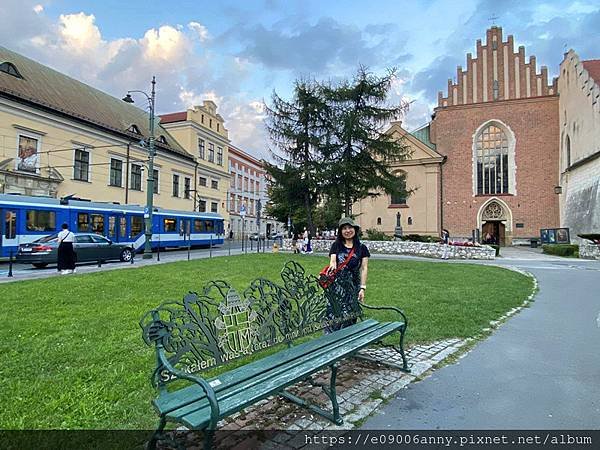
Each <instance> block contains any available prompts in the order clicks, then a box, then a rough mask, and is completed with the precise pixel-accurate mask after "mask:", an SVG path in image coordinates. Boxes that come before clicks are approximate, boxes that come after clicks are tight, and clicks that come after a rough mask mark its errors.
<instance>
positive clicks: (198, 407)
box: [140, 262, 408, 448]
mask: <svg viewBox="0 0 600 450" xmlns="http://www.w3.org/2000/svg"><path fill="white" fill-rule="evenodd" d="M281 277H282V279H283V285H278V284H276V283H273V282H271V281H269V280H265V279H261V278H259V279H256V280H254V281H253V282H252V283H251V285H250V287H249V288H248V289H246V290H245V291H244V292H243V295H241V296H240V295H239V294H238V293H237V292H236V291H235V290H234V289H233V288H231V287H230V286H229V285H228V284H227V283H225V282H223V281H215V282H210V283H208V284H207V285H206V286H205V287H204V289H203V291H202V292H201V293H190V294H188V295H186V296H185V297H184V299H183V300H182V301H172V302H166V303H163V304H162V305H160V306H159V307H158V308H156V309H153V310H152V311H149V312H148V313H147V314H146V315H144V317H143V318H142V319H141V321H140V326H141V327H142V329H143V338H144V341H145V342H146V344H148V345H152V346H155V348H156V360H157V367H156V369H155V370H154V372H153V374H152V383H153V385H154V386H155V387H156V388H157V390H158V397H157V398H156V399H155V400H154V401H153V405H154V408H155V409H156V411H157V412H158V414H159V416H160V421H159V424H158V428H157V430H156V431H155V433H154V435H153V436H152V439H151V441H150V442H149V448H154V447H155V446H156V443H157V441H158V440H159V439H161V438H162V437H163V434H164V433H163V430H164V428H165V425H166V423H167V422H173V423H179V424H183V425H185V426H186V427H188V428H190V429H194V430H205V439H206V441H205V445H206V446H210V445H211V439H212V431H213V430H215V428H216V426H217V422H218V421H219V420H220V419H223V418H225V417H228V416H230V415H232V414H234V413H235V412H238V411H240V410H242V409H243V408H245V407H247V406H249V405H252V404H254V403H256V402H258V401H260V400H262V399H264V398H266V397H269V396H271V395H274V394H277V395H281V396H283V397H284V398H286V399H288V400H290V401H292V402H294V403H297V404H299V405H302V406H303V407H306V408H308V409H310V410H311V411H313V412H315V413H317V414H319V415H321V416H323V417H325V418H327V419H329V420H330V421H332V422H333V423H335V424H341V423H342V418H341V417H340V413H339V407H338V403H337V398H336V374H337V367H336V362H338V361H339V360H341V359H343V358H347V357H349V356H352V355H354V354H355V353H356V352H358V351H359V350H360V349H362V348H364V347H366V346H368V345H370V344H373V343H381V340H382V339H383V338H384V337H385V336H387V335H390V334H392V333H397V332H399V333H400V339H399V345H398V347H394V348H395V349H396V350H397V351H398V352H399V353H400V355H401V356H402V360H403V370H405V371H408V364H407V361H406V357H405V354H404V350H403V340H404V334H405V332H406V327H407V319H406V316H405V315H404V314H403V313H402V311H400V310H399V309H398V308H395V307H374V306H368V305H366V304H359V303H358V302H357V301H353V302H350V303H348V302H343V301H340V299H343V298H344V296H346V297H345V298H346V299H348V298H353V299H355V298H356V297H357V296H356V287H355V286H354V285H353V283H352V281H351V277H350V276H341V277H338V278H337V279H336V281H335V282H334V283H333V284H332V285H331V286H330V287H329V288H327V289H326V290H325V291H324V290H323V289H321V287H320V286H319V284H318V282H317V278H316V277H315V276H313V275H308V276H307V275H306V274H305V271H304V269H303V268H302V266H300V265H299V264H297V263H295V262H288V263H287V264H286V265H285V266H284V269H283V270H282V272H281ZM349 293H350V295H349V297H348V294H349ZM363 308H365V309H388V310H392V311H395V312H397V313H398V319H399V320H398V321H396V322H378V321H376V320H373V319H367V318H365V317H364V315H363ZM321 330H324V331H325V333H324V334H320V333H319V335H318V336H316V337H315V336H314V334H315V333H317V332H319V331H321ZM308 335H313V336H311V337H312V339H310V340H307V341H305V342H302V343H299V344H297V345H293V343H294V341H296V340H297V339H298V338H301V337H304V336H308ZM281 344H284V345H283V347H284V348H283V349H281V350H279V351H278V352H276V353H274V354H270V355H268V356H265V357H263V358H262V359H258V360H254V361H252V362H250V363H248V364H245V365H242V366H240V367H236V368H234V369H231V370H229V371H226V372H224V373H221V374H220V375H218V376H216V377H212V378H203V377H200V376H199V375H197V374H196V373H197V372H201V371H205V370H207V369H213V368H215V367H217V366H220V365H223V364H226V363H228V362H230V361H232V360H236V359H238V358H242V357H244V356H247V355H250V354H253V353H255V352H259V351H262V350H265V349H267V348H270V347H273V346H276V345H281ZM327 367H329V368H330V370H331V377H330V382H329V385H328V386H326V385H320V386H321V387H322V388H323V390H324V392H325V393H326V394H327V396H328V397H329V399H330V400H331V406H332V408H331V411H326V410H324V409H322V408H320V407H319V406H317V405H314V404H310V403H308V402H306V401H304V400H303V399H301V398H299V397H297V396H295V395H293V394H291V393H289V392H288V391H286V390H285V388H287V387H288V386H290V385H293V384H295V383H297V382H299V381H301V380H308V381H311V382H312V379H311V378H310V376H311V375H312V374H314V373H315V372H317V371H319V370H321V369H323V368H327ZM177 379H179V380H187V381H189V382H190V383H187V386H185V387H180V388H179V389H176V390H172V389H169V385H170V384H171V383H172V382H173V381H174V380H177ZM315 384H316V383H315Z"/></svg>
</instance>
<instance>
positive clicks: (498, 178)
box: [475, 125, 510, 195]
mask: <svg viewBox="0 0 600 450" xmlns="http://www.w3.org/2000/svg"><path fill="white" fill-rule="evenodd" d="M475 145H476V152H477V153H476V155H477V194H479V195H486V194H491V195H493V194H507V193H508V192H509V187H508V186H509V184H508V174H509V170H510V167H509V158H508V138H507V136H506V134H505V133H504V131H503V130H502V129H501V128H499V127H497V126H495V125H488V126H487V127H485V128H484V129H483V130H482V131H481V132H480V133H479V135H478V136H477V137H476V139H475Z"/></svg>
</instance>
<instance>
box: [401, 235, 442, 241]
mask: <svg viewBox="0 0 600 450" xmlns="http://www.w3.org/2000/svg"><path fill="white" fill-rule="evenodd" d="M402 240H403V241H411V242H439V241H440V238H438V237H436V236H429V235H428V234H426V235H421V234H405V235H404V236H402Z"/></svg>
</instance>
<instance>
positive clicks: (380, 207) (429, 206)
mask: <svg viewBox="0 0 600 450" xmlns="http://www.w3.org/2000/svg"><path fill="white" fill-rule="evenodd" d="M387 133H388V134H389V135H391V136H392V137H393V138H394V139H396V140H403V142H402V143H403V144H404V145H406V146H408V147H409V148H410V153H411V156H410V157H409V158H408V159H406V160H404V161H398V162H395V163H393V164H392V172H393V173H395V174H397V175H404V180H405V183H406V189H407V190H408V191H412V194H411V195H409V196H408V197H407V198H404V197H397V198H396V197H394V196H391V195H387V194H381V195H379V196H378V197H370V198H365V199H363V200H361V201H359V202H357V203H356V204H354V205H353V208H352V213H353V215H355V216H356V220H357V221H358V224H359V225H360V227H361V228H362V230H363V231H366V230H368V229H375V230H378V231H382V232H384V233H386V234H388V235H390V236H391V235H393V234H394V231H395V228H396V224H397V221H398V218H399V219H400V225H401V226H402V230H403V233H404V234H422V235H432V236H438V235H439V233H440V231H441V230H440V226H441V224H440V217H441V215H440V198H441V195H440V189H441V188H440V186H441V165H442V163H443V161H444V157H443V156H442V155H440V154H438V153H437V152H436V151H435V148H434V146H433V144H431V143H430V141H429V128H428V127H423V128H420V129H419V130H417V131H415V132H413V133H408V132H407V131H406V130H404V128H402V124H401V122H393V123H392V124H391V126H390V129H389V130H388V131H387ZM398 214H399V215H398Z"/></svg>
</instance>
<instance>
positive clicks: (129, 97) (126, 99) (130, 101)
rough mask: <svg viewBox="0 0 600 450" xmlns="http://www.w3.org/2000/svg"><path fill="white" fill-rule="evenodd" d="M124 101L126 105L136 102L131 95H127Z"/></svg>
mask: <svg viewBox="0 0 600 450" xmlns="http://www.w3.org/2000/svg"><path fill="white" fill-rule="evenodd" d="M122 100H123V101H124V102H125V103H134V102H133V98H132V97H131V94H127V95H126V96H125V97H123V98H122Z"/></svg>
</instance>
